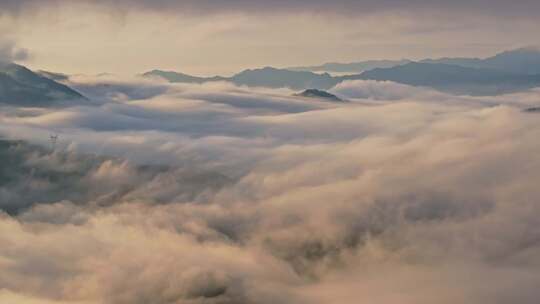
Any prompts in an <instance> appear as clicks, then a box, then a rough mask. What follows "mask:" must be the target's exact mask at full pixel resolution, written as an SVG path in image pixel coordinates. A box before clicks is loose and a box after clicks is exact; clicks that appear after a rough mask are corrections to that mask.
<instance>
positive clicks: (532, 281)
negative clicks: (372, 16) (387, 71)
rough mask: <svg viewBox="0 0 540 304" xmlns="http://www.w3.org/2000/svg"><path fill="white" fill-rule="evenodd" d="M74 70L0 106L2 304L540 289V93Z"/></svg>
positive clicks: (427, 298) (465, 296)
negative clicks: (313, 85) (303, 84)
mask: <svg viewBox="0 0 540 304" xmlns="http://www.w3.org/2000/svg"><path fill="white" fill-rule="evenodd" d="M69 84H70V85H71V86H72V87H74V88H75V89H77V90H79V91H80V92H81V93H83V94H84V95H86V96H88V97H89V98H90V100H89V101H88V104H87V105H77V106H73V107H62V108H18V107H14V106H3V107H2V109H1V110H0V134H1V135H2V138H3V140H2V141H1V142H0V210H1V211H0V302H1V303H25V304H26V303H29V304H34V303H46V304H60V303H61V304H65V303H85V304H86V303H91V304H96V303H103V304H147V303H153V304H184V303H186V304H242V303H246V304H247V303H261V304H266V303H268V304H270V303H300V304H301V303H309V304H312V303H321V304H322V303H335V304H347V303H380V304H393V303H411V304H423V303H426V304H427V303H440V304H454V303H463V304H469V303H470V304H478V303H489V304H499V303H500V304H503V303H504V304H506V303H521V304H529V303H530V304H533V303H534V304H535V303H537V301H538V297H539V295H540V293H539V291H538V282H540V229H538V227H539V226H540V203H539V199H540V187H538V181H539V180H540V141H539V140H538V138H539V137H540V116H539V114H535V113H526V112H524V111H523V109H524V108H527V107H531V106H534V105H538V104H540V91H538V90H536V91H535V90H532V91H529V92H523V93H519V94H513V95H504V96H497V97H482V98H481V97H463V96H460V97H458V96H452V95H447V94H443V93H439V92H435V91H431V90H429V89H422V88H412V87H407V86H403V85H398V84H394V83H390V82H371V81H353V82H346V83H342V84H340V85H338V86H336V87H335V88H334V89H332V90H331V92H332V93H333V94H336V95H337V96H339V97H341V98H344V99H346V100H347V101H348V102H345V103H336V102H325V101H319V100H314V99H307V98H300V97H293V96H292V95H293V94H294V93H295V92H292V91H289V90H287V89H280V90H270V89H262V88H261V89H256V88H245V87H236V86H233V85H231V84H228V83H213V84H205V85H187V84H174V85H173V84H167V83H164V82H160V81H156V80H148V79H137V78H134V79H119V78H117V77H114V76H102V77H87V76H77V77H72V78H71V79H70V80H69ZM51 134H58V142H57V143H56V145H55V146H54V147H53V146H52V145H51V143H50V142H49V136H50V135H51Z"/></svg>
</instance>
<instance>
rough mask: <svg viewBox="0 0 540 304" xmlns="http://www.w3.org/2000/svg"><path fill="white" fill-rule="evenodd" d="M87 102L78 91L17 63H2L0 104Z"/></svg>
mask: <svg viewBox="0 0 540 304" xmlns="http://www.w3.org/2000/svg"><path fill="white" fill-rule="evenodd" d="M74 100H85V97H84V96H82V95H81V94H80V93H78V92H77V91H75V90H73V89H71V88H70V87H68V86H66V85H64V84H61V83H58V82H56V81H54V80H52V79H49V78H47V77H44V76H41V75H39V74H37V73H34V72H32V71H31V70H29V69H27V68H26V67H24V66H21V65H18V64H15V63H0V103H4V104H13V105H18V106H49V105H54V104H58V103H62V102H67V101H74Z"/></svg>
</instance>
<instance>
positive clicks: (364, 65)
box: [288, 47, 540, 75]
mask: <svg viewBox="0 0 540 304" xmlns="http://www.w3.org/2000/svg"><path fill="white" fill-rule="evenodd" d="M411 62H415V61H413V60H409V59H401V60H367V61H359V62H352V63H337V62H333V63H325V64H322V65H315V66H304V67H291V68H288V70H291V71H309V72H321V71H326V72H336V73H355V74H360V73H363V72H365V71H369V70H373V69H378V68H392V67H395V66H400V65H404V64H408V63H411ZM417 62H421V63H435V64H437V63H442V64H450V65H459V66H463V67H470V68H485V69H496V70H504V71H507V72H514V73H518V74H529V75H533V74H540V48H537V47H524V48H519V49H515V50H510V51H504V52H501V53H498V54H496V55H494V56H490V57H487V58H467V57H461V58H460V57H456V58H454V57H445V58H437V59H423V60H418V61H417Z"/></svg>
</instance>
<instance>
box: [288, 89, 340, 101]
mask: <svg viewBox="0 0 540 304" xmlns="http://www.w3.org/2000/svg"><path fill="white" fill-rule="evenodd" d="M294 96H298V97H306V98H317V99H325V100H327V101H339V102H343V101H344V100H343V99H341V98H339V97H337V96H336V95H334V94H330V93H328V92H326V91H323V90H317V89H307V90H305V91H303V92H300V93H298V94H294Z"/></svg>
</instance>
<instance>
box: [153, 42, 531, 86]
mask: <svg viewBox="0 0 540 304" xmlns="http://www.w3.org/2000/svg"><path fill="white" fill-rule="evenodd" d="M387 63H388V64H390V63H389V62H387ZM143 75H144V76H159V77H162V78H164V79H167V80H168V81H170V82H187V83H204V82H208V81H229V82H232V83H234V84H236V85H240V86H249V87H268V88H290V89H293V90H306V89H317V90H328V89H331V88H332V87H334V86H335V85H337V84H338V83H341V82H343V81H347V80H376V81H393V82H397V83H401V84H406V85H411V86H424V87H430V88H434V89H437V90H440V91H444V92H449V93H453V94H465V95H498V94H505V93H512V92H516V91H520V90H526V89H530V88H533V87H538V86H540V51H537V50H534V49H519V50H514V51H508V52H503V53H500V54H498V55H496V56H493V57H489V58H486V59H477V58H442V59H426V60H423V61H420V62H412V61H411V62H407V63H404V64H398V65H395V66H391V67H379V68H375V69H371V70H369V71H365V72H362V73H359V74H352V75H346V76H332V75H330V74H328V73H321V74H319V73H314V72H310V71H298V70H294V71H292V70H287V69H276V68H272V67H265V68H261V69H250V70H245V71H243V72H240V73H238V74H236V75H234V76H232V77H220V76H215V77H195V76H190V75H186V74H182V73H176V72H164V71H159V70H154V71H151V72H148V73H145V74H143Z"/></svg>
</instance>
